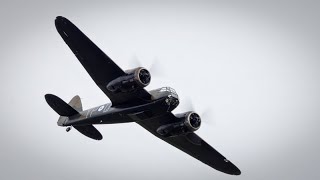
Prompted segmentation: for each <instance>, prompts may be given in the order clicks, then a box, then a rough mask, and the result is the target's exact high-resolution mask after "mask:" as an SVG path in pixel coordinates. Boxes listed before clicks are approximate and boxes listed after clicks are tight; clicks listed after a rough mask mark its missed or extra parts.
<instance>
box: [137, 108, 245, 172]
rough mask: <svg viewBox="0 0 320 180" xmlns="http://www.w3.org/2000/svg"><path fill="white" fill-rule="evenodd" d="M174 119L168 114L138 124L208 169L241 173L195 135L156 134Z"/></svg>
mask: <svg viewBox="0 0 320 180" xmlns="http://www.w3.org/2000/svg"><path fill="white" fill-rule="evenodd" d="M175 120H176V117H175V116H174V115H173V114H171V113H168V114H167V115H165V116H163V117H158V118H155V119H152V120H146V121H141V122H138V124H140V125H141V126H142V127H144V128H145V129H146V130H148V131H149V132H151V133H152V134H154V135H155V136H157V137H158V138H160V139H162V140H164V141H166V142H167V143H169V144H171V145H172V146H174V147H176V148H178V149H180V150H182V151H183V152H185V153H187V154H189V155H190V156H192V157H194V158H196V159H198V160H200V161H201V162H203V163H205V164H207V165H209V166H210V167H212V168H214V169H216V170H218V171H221V172H224V173H227V174H231V175H240V174H241V171H240V170H239V169H238V168H237V167H236V166H235V165H234V164H233V163H232V162H230V161H229V160H227V159H226V158H225V157H224V156H223V155H221V154H220V153H219V152H218V151H216V150H215V149H214V148H213V147H211V146H210V145H209V144H208V143H206V142H205V141H204V140H203V139H201V138H200V137H199V136H198V135H196V134H195V133H189V134H187V135H180V136H174V137H167V138H166V137H162V136H161V135H159V134H158V133H157V131H156V130H157V128H158V127H160V126H161V125H163V124H165V123H170V122H172V121H175Z"/></svg>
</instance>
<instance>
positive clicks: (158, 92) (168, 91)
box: [149, 87, 179, 99]
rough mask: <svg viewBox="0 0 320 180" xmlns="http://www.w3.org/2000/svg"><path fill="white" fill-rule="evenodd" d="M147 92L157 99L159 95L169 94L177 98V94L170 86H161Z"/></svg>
mask: <svg viewBox="0 0 320 180" xmlns="http://www.w3.org/2000/svg"><path fill="white" fill-rule="evenodd" d="M149 93H150V94H151V95H152V96H153V99H158V98H160V97H164V96H169V95H171V96H173V97H175V98H177V99H179V96H178V94H177V93H176V91H175V90H174V89H173V88H171V87H162V88H158V89H154V90H152V91H150V92H149Z"/></svg>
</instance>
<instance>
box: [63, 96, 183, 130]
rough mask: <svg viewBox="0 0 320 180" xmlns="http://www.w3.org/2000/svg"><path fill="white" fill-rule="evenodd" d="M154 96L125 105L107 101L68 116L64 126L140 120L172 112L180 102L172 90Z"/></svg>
mask: <svg viewBox="0 0 320 180" xmlns="http://www.w3.org/2000/svg"><path fill="white" fill-rule="evenodd" d="M153 97H156V98H155V99H154V98H153V99H151V100H150V101H148V102H146V103H144V104H139V105H132V104H130V103H127V104H126V105H125V106H115V107H113V106H112V104H111V103H107V104H103V105H100V106H97V107H94V108H91V109H88V110H84V111H82V112H79V114H77V115H74V116H71V117H66V119H65V123H64V124H63V126H74V125H77V126H80V125H91V124H114V123H127V122H138V121H141V120H146V119H152V118H155V117H158V116H161V115H163V114H165V113H167V112H171V111H172V110H173V109H175V108H176V107H177V106H178V103H179V100H178V98H177V97H174V96H172V93H170V92H161V94H160V96H159V95H158V96H153Z"/></svg>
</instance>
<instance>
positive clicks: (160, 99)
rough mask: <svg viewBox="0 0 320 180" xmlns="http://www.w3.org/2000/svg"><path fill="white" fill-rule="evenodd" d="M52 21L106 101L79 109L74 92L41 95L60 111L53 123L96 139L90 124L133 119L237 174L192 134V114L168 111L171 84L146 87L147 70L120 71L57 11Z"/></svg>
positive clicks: (173, 101) (172, 104)
mask: <svg viewBox="0 0 320 180" xmlns="http://www.w3.org/2000/svg"><path fill="white" fill-rule="evenodd" d="M55 25H56V28H57V30H58V32H59V34H60V35H61V37H62V39H63V40H64V41H65V43H66V44H67V45H68V46H69V48H70V49H71V50H72V52H73V53H74V54H75V56H76V57H77V58H78V60H79V61H80V63H81V64H82V65H83V67H84V68H85V69H86V70H87V72H88V73H89V75H90V76H91V78H92V79H93V80H94V82H95V83H96V84H97V85H98V86H99V88H100V89H101V90H102V91H103V92H104V93H105V95H106V96H108V98H109V99H110V100H111V103H107V104H104V105H100V106H97V107H94V108H91V109H88V110H83V109H82V104H81V100H80V97H79V96H75V97H74V98H72V100H71V101H70V102H69V103H68V104H67V103H65V102H64V101H63V100H61V99H60V98H59V97H57V96H55V95H52V94H46V95H45V99H46V101H47V103H48V104H49V106H50V107H51V108H52V109H53V110H54V111H55V112H57V113H58V114H59V115H60V117H59V119H58V122H57V124H58V125H59V126H64V127H67V131H69V130H70V129H71V127H74V128H75V129H76V130H78V131H79V132H80V133H82V134H83V135H85V136H87V137H89V138H92V139H95V140H101V139H102V135H101V134H100V132H99V131H98V130H97V129H96V128H95V127H94V126H93V124H114V123H128V122H136V123H138V124H139V125H140V126H142V127H143V128H145V129H146V130H147V131H149V132H150V133H152V134H153V135H155V136H156V137H158V138H160V139H162V140H163V141H165V142H167V143H169V144H171V145H172V146H174V147H176V148H178V149H180V150H181V151H183V152H185V153H187V154H189V155H190V156H192V157H194V158H196V159H198V160H200V161H201V162H203V163H205V164H207V165H209V166H210V167H212V168H214V169H216V170H218V171H221V172H224V173H227V174H231V175H240V174H241V172H240V170H239V169H238V168H237V167H236V166H235V165H234V164H233V163H231V162H230V161H229V160H227V159H226V158H225V157H224V156H222V155H221V154H220V153H219V152H218V151H216V150H215V149H214V148H212V147H211V146H210V145H209V144H208V143H206V142H205V141H204V140H203V139H201V138H200V137H199V136H198V135H196V134H195V133H194V131H196V130H198V129H199V127H200V125H201V119H200V116H199V115H198V114H197V113H195V112H193V111H189V112H185V113H181V114H175V115H173V114H172V113H171V111H172V110H173V109H175V108H176V107H177V106H178V105H179V97H178V95H177V93H176V92H175V91H174V90H173V89H172V88H170V87H163V88H159V89H155V90H151V91H149V92H148V91H146V90H145V89H144V87H146V86H147V85H148V84H149V83H150V80H151V75H150V73H149V71H148V70H147V69H145V68H143V67H138V68H135V69H131V70H127V71H123V70H122V69H121V68H120V67H118V66H117V65H116V64H115V63H114V62H113V61H112V60H111V59H110V58H109V57H108V56H107V55H106V54H105V53H104V52H103V51H101V50H100V49H99V48H98V47H97V46H96V45H95V44H94V43H93V42H92V41H91V40H90V39H89V38H88V37H87V36H86V35H85V34H83V33H82V32H81V31H80V30H79V29H78V28H77V27H76V26H75V25H74V24H73V23H71V22H70V21H69V20H68V19H66V18H64V17H61V16H58V17H57V18H56V20H55Z"/></svg>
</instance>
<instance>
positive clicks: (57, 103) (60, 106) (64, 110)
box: [45, 94, 102, 140]
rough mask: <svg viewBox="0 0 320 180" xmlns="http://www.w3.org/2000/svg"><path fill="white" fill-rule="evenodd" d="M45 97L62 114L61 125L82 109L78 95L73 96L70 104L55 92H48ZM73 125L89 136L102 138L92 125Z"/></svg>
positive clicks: (97, 138)
mask: <svg viewBox="0 0 320 180" xmlns="http://www.w3.org/2000/svg"><path fill="white" fill-rule="evenodd" d="M45 99H46V101H47V103H48V104H49V106H50V107H51V108H52V109H53V110H54V111H55V112H57V113H58V114H59V115H60V117H59V119H58V125H59V126H64V123H65V122H66V121H67V120H68V117H70V116H74V115H77V114H79V112H81V111H82V103H81V99H80V97H79V96H78V95H77V96H75V97H73V98H72V99H71V101H70V102H69V103H68V104H67V103H66V102H64V101H63V100H62V99H60V98H59V97H57V96H55V95H53V94H46V95H45ZM73 127H74V128H75V129H76V130H78V131H79V132H80V133H81V134H83V135H85V136H87V137H89V138H92V139H95V140H101V139H102V135H101V133H100V132H99V131H98V130H97V129H96V128H95V127H94V126H92V125H86V126H73Z"/></svg>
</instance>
